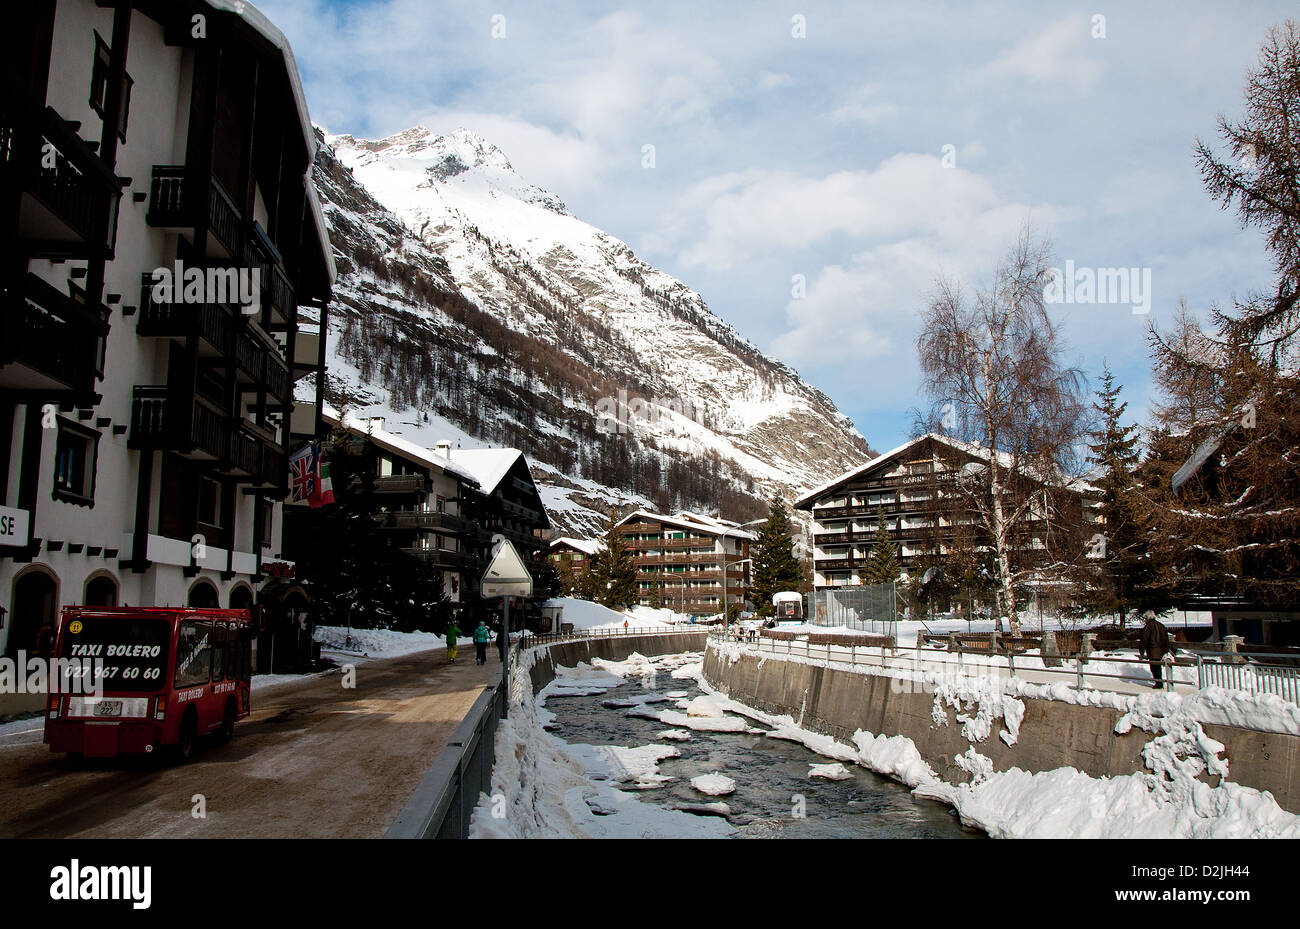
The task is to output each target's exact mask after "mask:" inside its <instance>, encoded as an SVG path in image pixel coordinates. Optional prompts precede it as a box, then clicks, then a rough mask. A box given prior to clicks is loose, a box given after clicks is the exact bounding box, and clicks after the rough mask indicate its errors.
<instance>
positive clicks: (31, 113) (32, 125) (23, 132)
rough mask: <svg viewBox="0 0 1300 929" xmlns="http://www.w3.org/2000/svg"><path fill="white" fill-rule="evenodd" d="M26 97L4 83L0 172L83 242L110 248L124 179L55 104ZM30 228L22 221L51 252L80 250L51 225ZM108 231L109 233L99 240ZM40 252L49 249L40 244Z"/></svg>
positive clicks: (0, 95)
mask: <svg viewBox="0 0 1300 929" xmlns="http://www.w3.org/2000/svg"><path fill="white" fill-rule="evenodd" d="M24 97H25V92H24V91H22V90H19V89H16V88H14V87H12V86H5V87H3V88H2V89H0V177H2V178H3V181H4V182H5V186H6V187H10V186H11V187H12V189H15V190H20V191H24V192H26V193H29V194H31V195H32V196H33V197H35V198H36V199H37V200H38V201H39V202H40V203H41V204H42V205H43V206H44V207H45V208H46V209H47V210H49V211H50V212H51V213H52V214H54V216H56V217H57V218H58V219H59V220H60V221H61V222H62V223H64V224H65V225H66V226H67V227H68V228H69V229H70V230H71V232H72V233H73V235H74V236H76V237H77V239H78V240H79V241H80V243H81V244H82V245H84V246H87V247H90V248H91V249H93V250H95V251H100V252H104V253H107V252H110V251H111V250H112V245H113V238H114V237H115V226H116V223H115V222H114V219H115V217H116V210H117V208H118V201H119V199H120V198H121V192H122V185H121V182H120V181H119V180H118V178H117V176H116V175H115V174H114V173H113V172H112V171H110V170H109V169H108V166H107V165H106V164H104V162H103V160H102V159H100V158H99V156H98V155H96V154H95V152H94V151H93V150H92V149H91V148H90V146H89V145H87V144H86V143H85V142H84V141H83V140H82V138H81V137H80V136H79V135H77V133H76V132H75V131H74V130H73V129H72V128H71V126H70V125H69V124H68V122H67V121H66V120H64V119H63V117H62V116H60V115H59V113H58V112H57V111H56V110H54V109H53V108H52V107H38V106H34V105H32V104H31V103H29V102H27V101H26V100H25V99H24ZM106 218H107V219H108V222H107V224H105V222H104V221H105V219H106ZM30 231H31V236H27V235H25V234H24V229H23V227H22V224H21V221H20V228H19V234H20V236H23V237H24V238H30V239H32V240H35V239H37V238H40V239H41V244H48V245H49V246H50V247H51V248H53V249H54V250H53V251H50V252H48V254H51V255H53V254H55V253H56V252H58V253H60V254H62V253H69V254H71V253H72V252H73V251H75V249H68V247H67V245H68V243H66V242H59V243H57V244H56V243H54V242H49V241H48V239H46V238H45V237H46V236H47V235H48V230H44V229H42V230H41V231H39V232H38V231H37V229H36V227H32V229H31V230H30ZM105 231H106V232H107V235H108V238H107V239H105V240H98V241H97V239H99V236H100V235H102V234H103V233H104V232H105ZM38 252H39V253H41V254H45V253H46V251H45V249H44V248H43V247H40V246H39V245H38Z"/></svg>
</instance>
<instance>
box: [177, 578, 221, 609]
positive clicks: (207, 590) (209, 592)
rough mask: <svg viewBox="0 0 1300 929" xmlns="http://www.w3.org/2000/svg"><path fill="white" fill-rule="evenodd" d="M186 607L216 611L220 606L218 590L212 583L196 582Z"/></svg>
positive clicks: (191, 589)
mask: <svg viewBox="0 0 1300 929" xmlns="http://www.w3.org/2000/svg"><path fill="white" fill-rule="evenodd" d="M185 605H186V606H191V607H194V608H195V609H199V610H215V609H216V608H217V607H218V606H219V605H220V600H219V599H218V597H217V588H216V587H215V586H214V585H213V583H212V582H211V581H195V582H194V586H193V587H191V588H190V596H189V599H188V600H186V602H185Z"/></svg>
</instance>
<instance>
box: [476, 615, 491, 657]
mask: <svg viewBox="0 0 1300 929" xmlns="http://www.w3.org/2000/svg"><path fill="white" fill-rule="evenodd" d="M491 638H492V633H491V632H490V631H489V630H488V627H487V624H486V623H484V622H483V620H481V619H480V620H479V621H478V625H477V626H475V627H474V653H475V654H474V660H475V661H477V662H478V663H479V664H487V647H488V642H489V640H491Z"/></svg>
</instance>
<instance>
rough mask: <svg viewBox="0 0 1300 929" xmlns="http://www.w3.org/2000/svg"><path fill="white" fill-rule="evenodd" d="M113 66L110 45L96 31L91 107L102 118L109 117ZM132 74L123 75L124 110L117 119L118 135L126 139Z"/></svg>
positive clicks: (123, 139) (91, 74) (91, 72)
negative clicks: (108, 109) (109, 87)
mask: <svg viewBox="0 0 1300 929" xmlns="http://www.w3.org/2000/svg"><path fill="white" fill-rule="evenodd" d="M111 67H112V56H111V55H110V53H109V49H108V45H107V44H106V43H105V42H104V40H103V39H102V38H101V37H100V35H99V33H98V32H96V33H95V61H94V64H93V65H92V66H91V69H90V107H91V109H93V110H94V111H95V112H96V113H98V114H99V118H100V119H107V117H106V116H105V115H104V111H105V110H106V109H107V108H108V72H109V70H110V68H111ZM134 83H135V82H134V81H133V80H131V75H129V74H123V75H122V110H121V113H120V114H119V119H118V121H117V137H118V138H119V139H121V140H122V141H123V142H125V141H126V121H127V113H129V112H130V109H131V85H132V84H134Z"/></svg>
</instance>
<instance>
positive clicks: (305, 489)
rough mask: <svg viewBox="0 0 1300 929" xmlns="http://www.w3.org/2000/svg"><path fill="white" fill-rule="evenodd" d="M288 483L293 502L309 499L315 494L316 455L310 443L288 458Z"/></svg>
mask: <svg viewBox="0 0 1300 929" xmlns="http://www.w3.org/2000/svg"><path fill="white" fill-rule="evenodd" d="M289 484H290V487H291V490H292V497H291V499H292V500H293V502H294V503H298V502H303V501H310V500H311V498H312V497H314V496H315V495H316V455H315V449H314V448H313V447H312V446H311V445H307V446H305V447H304V448H303V449H302V450H301V451H299V452H298V453H297V454H295V455H294V456H293V457H292V458H290V459H289Z"/></svg>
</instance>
